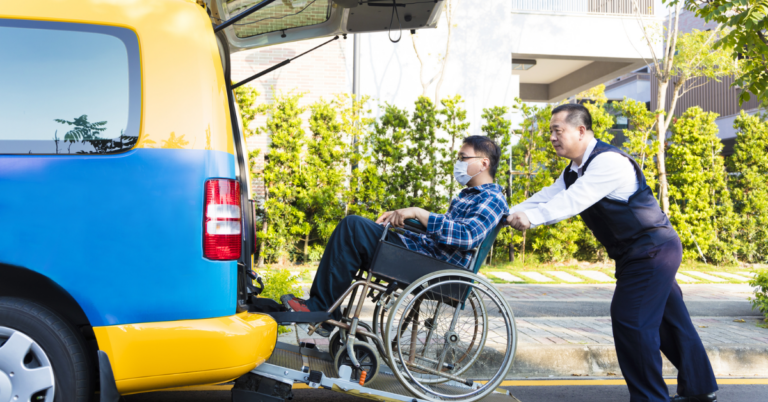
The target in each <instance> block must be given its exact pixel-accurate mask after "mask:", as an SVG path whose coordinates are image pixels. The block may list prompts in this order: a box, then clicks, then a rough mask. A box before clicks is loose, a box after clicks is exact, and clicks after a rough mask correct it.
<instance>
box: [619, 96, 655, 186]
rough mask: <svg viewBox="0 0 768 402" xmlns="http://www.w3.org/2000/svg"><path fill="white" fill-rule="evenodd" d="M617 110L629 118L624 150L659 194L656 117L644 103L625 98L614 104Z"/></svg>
mask: <svg viewBox="0 0 768 402" xmlns="http://www.w3.org/2000/svg"><path fill="white" fill-rule="evenodd" d="M613 107H614V109H615V110H617V111H619V112H620V113H621V114H622V115H624V117H626V118H627V121H628V123H629V127H630V128H628V129H625V130H624V137H625V140H624V143H623V144H622V145H621V147H622V149H623V150H624V151H625V152H626V153H627V154H629V156H631V157H632V158H633V159H634V160H635V161H636V162H637V164H638V165H640V168H641V169H643V175H645V181H646V183H647V184H648V187H650V188H651V190H652V191H653V192H654V194H658V189H657V180H656V177H657V172H658V170H657V168H656V164H655V163H654V162H653V158H654V157H655V156H656V153H657V152H658V149H659V140H658V137H656V131H655V128H656V121H657V120H656V116H655V115H654V114H653V112H651V111H650V110H648V108H646V106H645V103H644V102H640V101H636V100H634V99H627V98H624V101H622V102H615V103H614V104H613Z"/></svg>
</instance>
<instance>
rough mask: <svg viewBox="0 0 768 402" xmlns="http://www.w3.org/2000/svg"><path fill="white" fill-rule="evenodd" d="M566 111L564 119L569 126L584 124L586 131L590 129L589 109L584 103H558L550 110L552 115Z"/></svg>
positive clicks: (590, 116)
mask: <svg viewBox="0 0 768 402" xmlns="http://www.w3.org/2000/svg"><path fill="white" fill-rule="evenodd" d="M560 112H566V113H568V115H567V116H566V117H565V121H566V122H567V123H568V124H569V125H570V126H571V127H579V126H584V127H585V128H586V129H587V131H592V115H591V114H589V110H587V108H585V107H584V105H581V104H578V103H566V104H563V105H560V106H558V107H556V108H554V109H553V110H552V116H554V115H556V114H558V113H560Z"/></svg>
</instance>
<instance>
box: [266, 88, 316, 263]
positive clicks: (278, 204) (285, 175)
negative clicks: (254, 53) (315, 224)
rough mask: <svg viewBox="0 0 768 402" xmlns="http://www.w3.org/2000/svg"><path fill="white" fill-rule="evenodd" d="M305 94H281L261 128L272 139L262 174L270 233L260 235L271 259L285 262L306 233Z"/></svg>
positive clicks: (268, 230)
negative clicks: (301, 202)
mask: <svg viewBox="0 0 768 402" xmlns="http://www.w3.org/2000/svg"><path fill="white" fill-rule="evenodd" d="M301 97H302V95H301V94H288V95H283V94H279V95H277V96H276V97H275V101H274V103H272V104H271V105H269V107H268V109H267V111H268V112H269V117H268V118H267V122H266V126H265V127H261V128H259V130H258V132H259V133H261V134H268V135H269V136H270V139H271V140H272V141H271V143H270V145H269V154H268V155H266V157H265V159H266V162H265V164H264V170H263V172H262V174H261V175H260V176H261V178H262V180H263V181H264V186H265V188H266V193H267V196H266V200H265V201H264V219H265V220H266V222H267V227H266V230H263V231H262V232H261V233H259V241H260V250H261V252H260V253H261V254H264V256H265V258H266V259H268V260H272V261H274V260H278V261H281V262H284V261H286V260H287V258H288V257H289V256H290V254H291V253H292V252H294V245H295V244H296V242H297V241H298V240H299V237H300V236H301V235H302V234H304V233H305V232H306V226H305V225H304V224H303V220H304V213H303V212H302V211H301V210H300V209H299V208H297V206H296V199H297V197H298V196H299V195H300V188H299V187H298V186H297V185H298V184H300V176H301V169H302V167H301V165H302V150H303V148H304V145H305V142H306V139H305V133H304V129H303V128H302V120H301V114H302V113H303V112H304V110H305V108H304V107H300V106H299V100H300V99H301Z"/></svg>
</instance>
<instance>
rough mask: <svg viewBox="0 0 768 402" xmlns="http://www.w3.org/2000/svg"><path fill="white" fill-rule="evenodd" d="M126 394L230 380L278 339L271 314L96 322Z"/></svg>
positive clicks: (266, 355) (262, 356)
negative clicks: (142, 321) (101, 324)
mask: <svg viewBox="0 0 768 402" xmlns="http://www.w3.org/2000/svg"><path fill="white" fill-rule="evenodd" d="M93 330H94V332H95V334H96V340H97V341H98V343H99V349H100V350H103V351H104V352H105V353H106V354H107V355H108V356H109V360H110V362H111V364H112V371H113V373H114V376H115V382H116V383H117V390H118V391H119V392H120V393H121V394H124V395H125V394H131V393H137V392H145V391H153V390H158V389H163V388H172V387H181V386H187V385H201V384H213V383H219V382H225V381H230V380H232V379H235V378H237V377H240V376H241V375H243V374H245V373H247V372H248V371H250V370H252V369H253V368H254V367H256V366H258V365H259V364H261V363H263V362H265V361H266V360H267V359H269V357H270V356H271V355H272V351H273V350H274V348H275V343H276V342H277V324H276V323H275V321H274V320H273V319H272V318H271V317H270V316H268V315H263V314H253V313H248V312H244V313H240V314H236V315H233V316H227V317H217V318H207V319H200V320H182V321H168V322H151V323H139V324H125V325H114V326H105V327H95V328H94V329H93Z"/></svg>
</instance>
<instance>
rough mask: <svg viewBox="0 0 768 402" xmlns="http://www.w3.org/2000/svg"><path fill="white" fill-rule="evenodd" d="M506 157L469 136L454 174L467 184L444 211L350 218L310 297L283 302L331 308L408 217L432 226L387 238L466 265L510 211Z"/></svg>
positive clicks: (322, 331) (326, 330)
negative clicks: (500, 178)
mask: <svg viewBox="0 0 768 402" xmlns="http://www.w3.org/2000/svg"><path fill="white" fill-rule="evenodd" d="M500 156H501V149H500V148H499V146H498V145H497V144H496V143H495V142H494V141H493V140H491V139H490V138H488V137H485V136H478V135H473V136H470V137H467V138H465V139H464V141H463V145H462V147H461V150H460V151H459V153H458V155H457V160H456V162H455V165H454V169H453V174H454V177H455V179H456V181H458V182H459V183H461V184H462V185H464V186H466V188H464V189H463V190H462V191H461V192H459V194H458V195H457V196H456V198H454V199H453V200H451V204H450V206H449V207H448V211H447V212H445V213H444V214H438V213H433V212H429V211H426V210H424V209H421V208H417V207H411V208H403V209H398V210H396V211H388V212H385V213H383V214H382V215H381V216H380V217H379V218H378V219H377V220H376V222H374V221H372V220H369V219H366V218H362V217H359V216H348V217H346V218H344V219H343V220H342V221H341V222H339V225H338V226H337V227H336V229H335V230H334V231H333V234H332V235H331V238H330V239H329V241H328V245H327V246H326V248H325V253H324V254H323V258H322V259H321V261H320V266H319V267H318V269H317V274H316V276H315V280H314V282H313V283H312V288H311V290H310V293H309V294H310V297H309V299H307V300H303V299H300V298H297V297H295V296H294V295H290V294H289V295H283V296H282V297H281V298H280V300H281V301H282V303H283V305H284V306H285V307H286V308H288V309H289V310H291V311H297V312H319V311H328V309H329V308H330V307H331V306H332V305H333V304H334V303H335V302H336V300H337V299H339V298H341V297H342V296H343V294H344V293H345V291H346V290H347V289H348V288H349V286H350V284H351V283H352V281H353V279H354V277H355V274H356V273H357V272H358V270H360V269H367V268H368V267H369V266H370V265H371V263H372V261H371V260H372V258H373V256H374V252H375V250H376V246H377V244H378V241H379V239H381V238H382V236H383V235H384V233H383V232H384V230H385V226H384V225H385V224H387V223H389V224H390V225H391V226H394V227H399V228H402V227H403V226H404V225H405V221H406V220H408V219H416V220H418V221H419V222H420V223H421V224H422V225H423V226H424V227H425V228H426V230H425V233H423V234H419V233H415V232H413V231H408V230H404V231H402V233H394V232H392V231H390V232H388V233H387V234H386V241H387V242H390V243H394V244H396V245H399V246H402V247H406V248H408V249H409V250H413V251H416V252H419V253H421V254H425V255H428V256H431V257H434V258H437V259H439V260H442V261H445V262H448V263H451V264H454V265H459V266H462V267H465V268H466V267H467V266H468V265H469V263H470V261H471V257H472V256H471V250H472V249H474V248H476V247H477V246H479V245H480V244H481V243H482V242H483V240H484V239H485V237H486V236H487V235H488V234H489V233H490V232H491V231H492V230H493V229H494V228H495V227H496V225H497V224H498V223H499V221H500V220H501V218H502V217H503V216H504V215H505V214H507V212H508V207H507V201H506V198H505V196H504V194H503V193H502V189H501V187H500V186H499V185H497V184H495V183H494V178H495V176H496V169H497V168H498V164H499V158H500ZM333 316H334V319H336V320H338V319H339V318H340V317H341V312H340V310H339V309H337V310H336V311H334V312H333ZM332 330H333V327H332V326H330V325H328V324H323V325H322V326H319V325H318V326H316V328H315V332H316V333H317V334H319V335H321V336H325V337H328V336H329V335H330V333H331V331H332Z"/></svg>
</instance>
